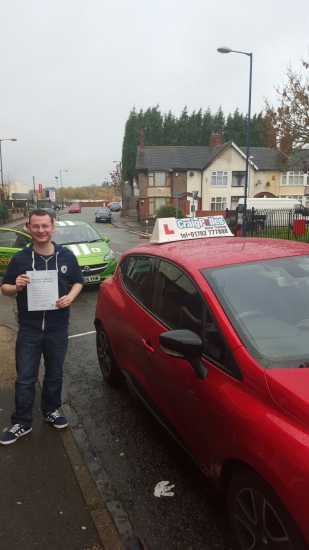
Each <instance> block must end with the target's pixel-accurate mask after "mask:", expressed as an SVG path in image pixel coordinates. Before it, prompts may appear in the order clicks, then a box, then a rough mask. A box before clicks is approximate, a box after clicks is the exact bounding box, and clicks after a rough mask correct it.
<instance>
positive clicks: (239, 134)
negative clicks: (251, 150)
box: [224, 109, 247, 147]
mask: <svg viewBox="0 0 309 550" xmlns="http://www.w3.org/2000/svg"><path fill="white" fill-rule="evenodd" d="M224 141H225V142H226V141H234V143H236V145H238V147H245V146H246V143H247V120H246V117H244V115H243V114H242V113H240V112H239V111H238V109H236V111H235V112H234V114H233V115H231V114H229V116H228V117H227V119H226V124H225V126H224Z"/></svg>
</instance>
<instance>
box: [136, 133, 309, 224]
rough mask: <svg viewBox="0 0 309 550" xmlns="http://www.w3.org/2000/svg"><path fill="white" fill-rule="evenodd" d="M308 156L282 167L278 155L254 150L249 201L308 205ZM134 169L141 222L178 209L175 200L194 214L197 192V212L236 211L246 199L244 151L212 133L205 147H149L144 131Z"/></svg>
mask: <svg viewBox="0 0 309 550" xmlns="http://www.w3.org/2000/svg"><path fill="white" fill-rule="evenodd" d="M307 155H309V150H303V151H299V152H298V153H294V154H293V155H291V156H290V157H289V158H288V159H287V161H285V162H284V161H283V156H282V154H281V153H280V152H278V151H275V150H273V149H267V148H262V147H251V148H250V156H249V173H248V197H287V198H297V199H298V200H301V201H302V202H303V204H304V205H305V204H306V199H307V194H308V195H309V185H308V184H309V178H307V168H306V156H307ZM136 169H137V171H138V186H139V211H140V216H141V218H145V217H152V216H154V215H155V212H156V210H157V209H158V208H159V207H160V206H161V205H163V204H166V203H172V204H174V205H175V204H176V200H177V201H178V205H179V207H181V209H182V211H183V212H184V213H185V214H186V215H190V212H191V210H192V208H191V207H192V204H193V198H192V192H193V191H198V198H197V203H195V204H196V210H203V211H210V210H225V209H226V208H229V209H231V210H234V209H235V208H236V206H237V203H238V199H239V198H240V197H243V196H244V184H245V169H246V148H245V147H238V146H237V145H236V144H235V143H233V142H232V141H229V142H227V143H223V144H222V143H221V135H220V134H219V133H216V134H213V135H212V136H211V138H210V145H209V146H205V147H204V146H198V147H192V146H188V147H187V146H158V147H157V146H146V145H145V139H144V133H143V132H141V140H140V145H139V147H138V148H137V156H136ZM180 194H181V195H182V196H181V197H179V195H180ZM177 195H178V198H177V199H176V198H175V197H176V196H177Z"/></svg>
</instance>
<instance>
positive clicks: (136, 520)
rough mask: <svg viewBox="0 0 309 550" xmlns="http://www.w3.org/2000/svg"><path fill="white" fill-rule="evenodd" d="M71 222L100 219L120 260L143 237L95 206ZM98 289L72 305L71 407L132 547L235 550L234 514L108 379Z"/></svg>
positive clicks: (67, 391)
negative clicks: (102, 363) (101, 361)
mask: <svg viewBox="0 0 309 550" xmlns="http://www.w3.org/2000/svg"><path fill="white" fill-rule="evenodd" d="M118 216H119V214H118V213H115V214H113V218H114V219H115V220H116V219H117V217H118ZM66 219H67V220H84V221H88V222H90V223H92V224H93V225H94V226H95V227H96V229H97V230H98V231H99V233H101V234H102V235H104V236H108V237H109V238H110V243H109V245H110V247H111V248H112V249H113V250H114V252H115V253H116V256H117V257H118V258H119V257H120V255H121V254H122V252H123V251H124V250H126V249H127V248H128V247H130V246H133V245H134V244H137V243H139V242H142V241H141V240H140V238H139V236H138V235H137V234H135V233H131V232H129V231H124V230H122V229H117V228H115V227H113V226H111V225H109V224H94V209H92V208H83V210H82V212H81V214H70V215H69V214H67V215H64V216H62V217H61V220H66ZM97 294H98V286H91V287H87V288H85V289H84V290H83V292H82V293H81V295H80V296H79V297H78V298H77V299H76V301H75V302H74V303H73V304H72V312H71V324H70V343H69V350H68V354H67V359H66V364H65V375H64V409H65V411H66V414H68V416H69V418H70V421H71V424H72V427H73V433H74V435H75V437H76V439H77V441H78V442H79V444H80V448H81V450H82V451H83V452H84V457H85V460H86V461H87V462H88V465H89V468H90V470H91V471H92V473H93V475H94V478H95V479H96V481H97V485H98V487H99V489H100V491H101V494H102V496H103V498H104V500H105V502H106V504H107V507H108V509H109V510H110V513H111V515H112V517H113V519H114V521H115V523H116V525H117V527H118V529H119V532H120V534H121V536H122V540H123V541H124V545H125V548H126V549H127V550H138V549H148V550H214V549H219V550H232V549H233V550H234V546H233V543H232V537H231V532H230V528H229V524H228V519H227V516H226V512H225V510H224V509H221V508H220V507H219V506H218V505H216V504H215V502H214V501H213V499H212V498H211V492H210V490H209V488H208V486H207V483H206V480H205V479H204V477H203V475H202V474H201V473H200V471H199V469H198V468H197V467H196V465H195V464H193V463H192V462H191V460H190V459H189V458H188V457H187V456H186V455H185V453H184V452H183V451H182V450H181V449H180V448H179V447H178V445H177V444H176V443H175V442H174V441H173V440H172V439H171V437H170V436H169V435H168V434H167V433H166V432H165V430H164V429H163V428H162V427H161V426H160V425H159V424H158V423H157V421H156V420H155V419H154V418H153V417H152V416H151V415H150V413H149V412H148V410H147V409H145V408H144V406H143V405H141V404H140V403H139V402H138V401H137V399H136V398H133V397H132V396H131V394H130V392H129V390H128V389H127V387H126V386H125V385H124V386H123V387H121V388H120V389H117V390H115V389H113V388H110V387H109V386H108V385H107V384H105V383H103V381H102V376H101V373H100V369H99V365H98V360H97V357H96V346H95V334H94V325H93V319H94V311H95V305H96V300H97ZM197 421H198V419H197ZM161 481H168V482H169V484H172V485H174V488H173V489H172V492H173V493H174V495H173V496H166V497H161V498H158V497H156V496H154V490H155V487H156V485H157V484H158V483H159V482H161Z"/></svg>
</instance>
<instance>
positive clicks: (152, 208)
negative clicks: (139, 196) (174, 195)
mask: <svg viewBox="0 0 309 550" xmlns="http://www.w3.org/2000/svg"><path fill="white" fill-rule="evenodd" d="M169 202H170V199H169V197H157V198H154V197H150V198H149V199H148V214H149V216H154V214H155V212H156V210H158V209H159V208H160V206H163V205H164V204H169Z"/></svg>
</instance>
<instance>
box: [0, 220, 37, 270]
mask: <svg viewBox="0 0 309 550" xmlns="http://www.w3.org/2000/svg"><path fill="white" fill-rule="evenodd" d="M31 241H32V239H31V237H30V235H28V234H27V233H25V232H24V231H17V230H16V229H9V228H4V227H0V277H2V276H3V275H4V272H5V270H6V268H7V266H8V264H9V262H10V260H11V258H12V256H14V254H15V253H16V252H18V251H19V250H21V249H22V248H24V247H25V246H27V244H30V243H31Z"/></svg>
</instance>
